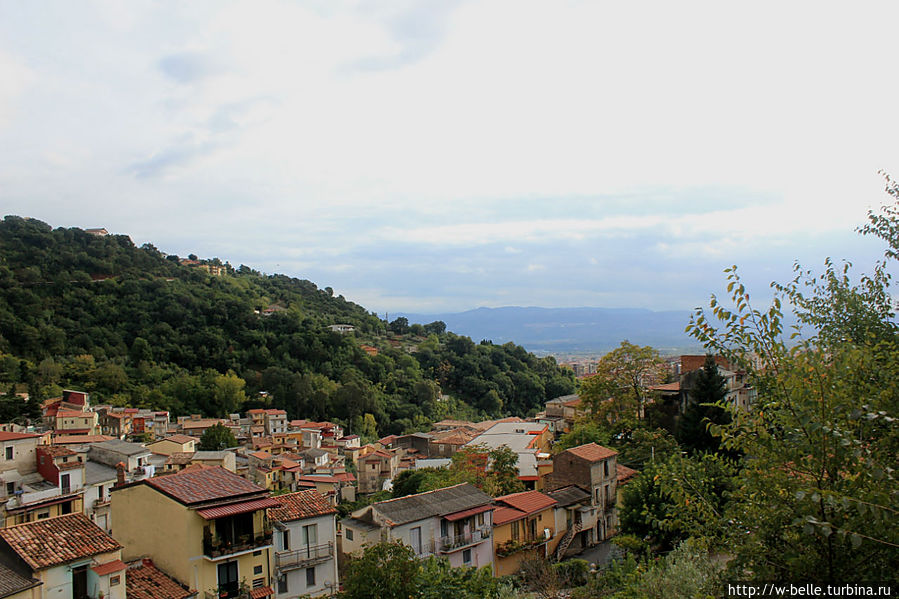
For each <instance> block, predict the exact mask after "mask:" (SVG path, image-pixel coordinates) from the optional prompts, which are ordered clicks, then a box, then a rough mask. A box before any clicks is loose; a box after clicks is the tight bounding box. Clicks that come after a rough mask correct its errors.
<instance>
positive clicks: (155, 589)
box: [125, 559, 197, 599]
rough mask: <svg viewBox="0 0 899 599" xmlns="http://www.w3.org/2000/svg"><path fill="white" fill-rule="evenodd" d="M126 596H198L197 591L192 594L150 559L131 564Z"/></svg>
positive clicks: (139, 598) (136, 598)
mask: <svg viewBox="0 0 899 599" xmlns="http://www.w3.org/2000/svg"><path fill="white" fill-rule="evenodd" d="M125 594H126V595H127V596H128V599H187V598H188V597H195V596H196V595H197V593H196V591H193V592H191V591H189V590H187V589H186V588H184V587H183V586H181V585H180V584H179V583H178V582H176V581H175V580H174V579H172V578H169V576H167V575H166V574H165V572H163V571H162V570H159V569H158V568H156V566H154V565H153V562H152V561H151V560H149V559H143V560H138V561H137V562H131V563H130V564H129V567H128V572H127V573H126V574H125Z"/></svg>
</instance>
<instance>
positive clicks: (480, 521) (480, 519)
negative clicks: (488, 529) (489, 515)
mask: <svg viewBox="0 0 899 599" xmlns="http://www.w3.org/2000/svg"><path fill="white" fill-rule="evenodd" d="M478 526H484V512H481V513H480V514H478Z"/></svg>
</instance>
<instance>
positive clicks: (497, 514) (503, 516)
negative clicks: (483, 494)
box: [493, 506, 527, 526]
mask: <svg viewBox="0 0 899 599" xmlns="http://www.w3.org/2000/svg"><path fill="white" fill-rule="evenodd" d="M525 516H527V513H526V512H522V511H521V510H516V509H515V508H514V507H505V506H502V507H498V508H496V509H495V510H493V525H494V526H500V525H502V524H508V523H509V522H513V521H515V520H521V519H522V518H524V517H525Z"/></svg>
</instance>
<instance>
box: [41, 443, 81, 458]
mask: <svg viewBox="0 0 899 599" xmlns="http://www.w3.org/2000/svg"><path fill="white" fill-rule="evenodd" d="M37 452H38V453H42V454H44V455H48V456H50V457H53V458H59V457H62V456H71V455H76V454H75V452H74V451H72V450H71V449H69V448H68V447H59V446H57V445H41V446H40V447H38V448H37Z"/></svg>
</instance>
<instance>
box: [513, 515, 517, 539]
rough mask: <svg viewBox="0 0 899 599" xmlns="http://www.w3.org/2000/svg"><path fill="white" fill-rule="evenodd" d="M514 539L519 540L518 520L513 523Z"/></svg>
mask: <svg viewBox="0 0 899 599" xmlns="http://www.w3.org/2000/svg"><path fill="white" fill-rule="evenodd" d="M512 540H513V541H517V540H518V521H517V520H516V521H515V522H513V523H512Z"/></svg>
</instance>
